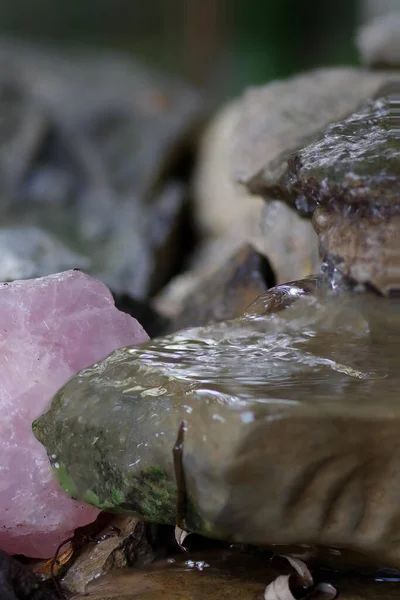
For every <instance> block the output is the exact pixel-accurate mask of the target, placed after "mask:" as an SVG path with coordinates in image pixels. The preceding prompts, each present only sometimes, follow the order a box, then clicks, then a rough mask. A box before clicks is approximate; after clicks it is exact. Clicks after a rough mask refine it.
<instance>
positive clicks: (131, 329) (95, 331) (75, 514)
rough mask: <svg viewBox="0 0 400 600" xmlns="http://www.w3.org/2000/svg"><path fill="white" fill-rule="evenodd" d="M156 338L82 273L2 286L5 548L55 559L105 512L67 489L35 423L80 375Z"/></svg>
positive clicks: (0, 518)
mask: <svg viewBox="0 0 400 600" xmlns="http://www.w3.org/2000/svg"><path fill="white" fill-rule="evenodd" d="M147 339H148V336H147V334H146V333H145V331H144V330H143V328H142V327H141V325H139V323H138V322H137V321H136V320H135V319H133V318H132V317H130V316H129V315H127V314H125V313H122V312H120V311H119V310H118V309H117V308H116V307H115V306H114V301H113V298H112V295H111V293H110V291H109V290H108V289H107V287H106V286H105V285H103V284H102V283H100V282H99V281H96V280H94V279H92V278H91V277H89V276H88V275H85V274H84V273H81V272H79V271H67V272H65V273H59V274H56V275H50V276H48V277H43V278H40V279H32V280H27V281H14V282H13V283H2V284H0V369H1V371H0V410H1V418H0V548H1V549H3V550H6V551H7V552H9V553H11V554H24V555H26V556H33V557H38V558H45V557H50V556H52V555H53V553H54V551H55V549H56V547H57V546H58V544H59V543H60V542H61V541H62V540H65V539H66V538H67V537H69V536H70V535H71V534H72V532H73V530H74V529H75V528H76V527H80V526H82V525H85V524H87V523H90V522H92V521H94V520H95V519H96V516H97V514H98V511H97V510H95V509H94V508H93V507H90V506H88V505H84V504H82V503H81V502H76V501H75V500H72V499H71V498H68V497H67V496H66V495H65V494H64V493H63V492H62V490H61V489H60V487H59V485H58V483H57V481H56V479H55V477H54V475H53V473H52V471H51V468H50V464H49V461H48V458H47V455H46V451H45V449H44V447H43V446H42V445H41V444H40V443H39V442H38V441H37V440H36V438H35V437H34V435H33V433H32V430H31V426H32V421H33V420H34V419H35V418H36V417H38V416H39V415H40V414H41V413H43V412H44V411H45V410H46V408H47V407H48V405H49V403H50V401H51V398H52V396H53V394H54V393H55V392H56V391H57V390H58V389H59V388H60V387H61V386H62V385H63V384H64V383H65V382H66V381H67V380H68V379H69V378H70V377H71V376H72V375H73V374H75V373H76V372H77V371H79V370H80V369H83V368H84V367H87V366H89V365H90V364H92V363H94V362H96V361H99V360H101V359H102V358H104V357H105V356H107V355H108V354H109V353H110V352H112V351H113V350H115V349H116V348H119V347H122V346H127V345H133V344H139V343H141V342H144V341H146V340H147Z"/></svg>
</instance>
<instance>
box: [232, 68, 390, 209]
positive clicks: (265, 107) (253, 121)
mask: <svg viewBox="0 0 400 600" xmlns="http://www.w3.org/2000/svg"><path fill="white" fill-rule="evenodd" d="M389 78H390V76H389V75H388V74H387V73H370V72H368V71H363V70H360V69H352V68H332V69H317V70H315V71H311V72H309V73H305V74H302V75H296V76H295V77H291V78H290V79H288V80H286V81H276V82H273V83H270V84H267V85H265V86H262V87H256V88H252V89H249V90H248V91H247V92H246V93H245V95H244V97H243V99H242V105H241V116H240V119H239V122H238V124H237V127H236V133H235V139H234V140H233V141H232V150H231V173H232V176H233V178H234V179H235V180H236V181H237V182H239V183H242V184H243V185H245V186H246V187H247V189H248V190H249V191H250V192H251V193H254V194H259V195H262V196H264V197H268V198H271V199H274V198H275V195H274V193H273V191H271V190H273V186H274V184H275V183H277V182H278V181H279V178H280V177H281V176H282V173H283V172H284V171H285V169H286V162H287V157H288V155H289V154H290V153H291V152H293V151H295V150H297V149H298V148H301V147H302V146H304V145H305V144H307V143H309V142H310V141H311V140H312V139H314V138H315V137H316V136H317V135H318V134H319V133H320V131H321V130H323V129H324V128H325V127H327V125H329V124H330V123H333V122H335V121H338V120H340V119H343V118H345V117H346V116H348V115H349V114H350V113H352V112H353V111H355V110H356V109H357V108H358V107H359V105H360V104H361V103H362V102H364V101H365V100H366V99H367V98H369V97H371V96H373V95H374V94H375V92H376V91H377V90H378V89H379V88H380V87H381V86H382V85H383V84H384V83H385V82H387V81H388V79H389Z"/></svg>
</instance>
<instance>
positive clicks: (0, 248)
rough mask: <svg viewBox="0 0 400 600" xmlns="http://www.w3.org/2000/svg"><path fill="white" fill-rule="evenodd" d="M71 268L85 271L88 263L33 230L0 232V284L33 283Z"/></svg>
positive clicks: (46, 234)
mask: <svg viewBox="0 0 400 600" xmlns="http://www.w3.org/2000/svg"><path fill="white" fill-rule="evenodd" d="M71 267H73V268H77V269H84V270H89V268H90V261H89V259H88V258H87V257H85V256H82V255H80V254H77V253H75V252H71V250H69V249H68V248H67V247H66V246H65V245H64V244H62V243H61V242H59V241H58V240H57V238H55V237H54V236H52V235H50V234H48V233H46V232H45V231H43V230H40V229H39V228H37V227H29V226H27V227H2V228H0V281H11V280H13V279H33V278H34V277H41V276H43V275H49V274H50V273H59V272H61V271H66V270H68V269H70V268H71Z"/></svg>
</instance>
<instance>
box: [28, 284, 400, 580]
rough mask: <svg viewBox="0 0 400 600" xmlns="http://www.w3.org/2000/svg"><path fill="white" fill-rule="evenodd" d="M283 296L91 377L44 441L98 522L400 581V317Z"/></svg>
mask: <svg viewBox="0 0 400 600" xmlns="http://www.w3.org/2000/svg"><path fill="white" fill-rule="evenodd" d="M283 287H284V289H283V290H282V293H281V292H280V290H279V288H278V289H276V290H273V291H270V292H266V293H265V294H264V296H263V301H262V302H261V300H259V301H258V306H259V310H258V309H257V304H255V305H253V308H252V309H251V310H249V312H248V313H247V314H245V315H244V316H243V317H242V318H238V319H235V320H232V321H227V322H223V323H219V324H215V325H212V326H209V327H203V328H194V329H189V330H186V331H184V332H181V333H178V334H175V335H169V336H166V337H164V338H160V339H158V340H154V341H151V342H148V343H147V344H145V345H144V346H142V347H140V348H132V347H131V348H125V349H120V350H117V351H116V352H114V353H112V354H111V355H110V356H109V357H108V358H106V359H105V360H104V361H102V362H100V363H97V364H95V365H93V366H92V367H90V368H88V369H85V370H83V371H82V372H80V373H79V374H78V375H76V376H75V377H74V378H73V379H71V380H70V381H69V382H68V383H67V384H66V385H65V386H64V387H63V388H62V389H61V390H60V391H59V392H58V393H57V395H56V396H55V398H54V400H53V403H52V406H51V408H50V410H49V411H48V412H47V413H46V414H45V415H43V416H42V417H40V418H39V419H38V420H37V421H36V422H35V424H34V431H35V434H36V436H37V437H38V439H40V440H41V441H42V443H44V444H45V446H46V448H47V451H48V454H49V456H50V460H51V462H52V464H53V467H55V466H56V465H57V467H58V468H57V469H56V472H57V474H58V476H59V479H60V481H61V483H62V484H63V486H64V488H65V489H66V490H67V491H68V492H69V493H72V494H74V495H76V496H77V497H79V498H81V499H84V500H86V501H88V502H91V503H93V504H94V505H96V506H97V507H99V508H106V509H117V510H119V511H128V512H129V511H133V512H134V513H136V514H138V515H140V516H141V517H143V518H144V519H146V520H149V521H153V522H159V523H170V524H175V522H176V521H178V524H180V526H181V527H182V528H184V529H186V530H188V531H195V532H199V533H202V534H205V535H208V536H211V537H218V538H223V539H227V540H231V541H237V542H247V543H253V544H258V545H271V544H279V545H287V544H307V545H309V546H315V547H319V546H324V547H328V548H329V547H335V548H337V547H339V548H340V547H343V548H347V549H350V550H352V551H353V552H355V553H356V554H357V553H361V554H362V555H363V556H364V558H363V559H362V562H364V561H365V560H367V561H368V560H369V561H370V562H371V563H373V564H374V565H377V566H389V567H396V568H399V567H400V544H399V542H398V540H399V535H400V531H399V527H398V523H399V522H400V518H399V517H400V515H399V506H400V491H399V490H400V486H399V481H398V475H397V473H398V470H399V468H400V455H399V452H398V443H397V440H398V427H399V422H400V410H399V402H398V400H399V391H398V390H399V386H400V379H399V369H398V344H399V341H400V305H399V303H398V302H396V301H395V300H393V299H390V298H381V297H376V296H374V295H372V294H365V295H363V294H357V293H354V292H353V293H351V294H346V293H344V292H343V293H342V294H341V296H340V302H338V296H337V294H335V293H333V292H329V291H327V290H326V289H325V288H323V289H319V288H318V287H317V289H316V291H315V294H314V295H313V294H309V293H307V292H308V291H310V290H312V289H313V288H314V283H313V282H312V281H311V280H310V282H309V283H308V284H307V283H306V284H305V285H299V286H296V285H294V284H293V285H292V286H291V285H287V286H283ZM291 290H292V292H293V293H292V292H291ZM290 298H292V299H295V300H296V301H295V302H293V303H291V301H290ZM271 301H272V304H271ZM274 304H275V309H276V308H278V309H279V308H284V307H286V308H285V310H278V311H276V310H275V312H274V311H273V306H274ZM268 308H270V309H271V310H268ZM265 313H269V314H267V315H266V314H265ZM178 434H179V444H180V445H181V449H182V452H181V454H180V455H179V453H177V452H175V462H174V456H173V448H174V446H175V444H176V441H177V438H178ZM179 444H178V445H179ZM176 476H177V477H178V479H176ZM177 480H178V481H180V483H179V485H178V489H177V484H176V481H177ZM182 481H183V482H184V483H182Z"/></svg>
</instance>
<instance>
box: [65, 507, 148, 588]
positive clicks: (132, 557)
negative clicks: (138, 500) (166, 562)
mask: <svg viewBox="0 0 400 600" xmlns="http://www.w3.org/2000/svg"><path fill="white" fill-rule="evenodd" d="M138 557H139V560H138ZM153 558H154V554H153V551H152V549H151V547H150V546H149V544H148V543H147V541H146V536H145V530H144V526H143V524H142V523H140V522H139V520H138V519H137V518H136V517H130V516H128V517H127V516H122V515H121V516H117V517H115V518H114V519H113V520H112V521H111V522H110V524H109V525H108V527H107V528H106V529H105V530H104V533H103V534H100V535H99V536H97V537H96V538H95V540H93V541H89V543H88V544H86V547H85V548H84V550H83V551H82V552H81V554H80V555H79V556H78V558H77V559H76V561H75V562H74V564H73V565H72V566H71V567H70V568H69V570H68V572H67V574H66V575H65V576H64V577H63V579H62V580H61V585H62V587H63V588H64V589H65V590H66V591H68V592H70V593H72V594H83V593H84V591H85V588H86V586H87V585H88V584H89V583H90V582H91V581H93V580H95V579H97V578H98V577H100V576H103V575H105V574H106V573H108V572H110V571H114V570H119V569H123V568H124V567H127V566H132V565H133V564H134V563H135V564H138V565H143V564H147V563H150V562H151V561H152V560H153Z"/></svg>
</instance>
